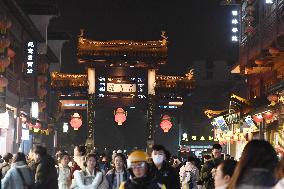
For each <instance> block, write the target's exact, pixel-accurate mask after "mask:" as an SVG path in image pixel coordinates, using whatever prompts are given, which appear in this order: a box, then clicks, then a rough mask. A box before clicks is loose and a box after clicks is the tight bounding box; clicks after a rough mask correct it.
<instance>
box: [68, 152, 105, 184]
mask: <svg viewBox="0 0 284 189" xmlns="http://www.w3.org/2000/svg"><path fill="white" fill-rule="evenodd" d="M85 166H86V168H85V170H80V171H79V170H76V171H75V172H74V183H72V185H71V188H76V189H80V188H84V189H108V182H107V180H106V178H105V176H104V174H103V172H102V171H101V170H100V169H99V168H98V164H97V157H96V155H95V154H93V153H90V154H88V155H87V156H86V164H85Z"/></svg>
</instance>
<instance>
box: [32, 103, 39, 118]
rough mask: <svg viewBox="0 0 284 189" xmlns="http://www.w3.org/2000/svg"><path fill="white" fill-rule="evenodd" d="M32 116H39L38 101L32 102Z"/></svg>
mask: <svg viewBox="0 0 284 189" xmlns="http://www.w3.org/2000/svg"><path fill="white" fill-rule="evenodd" d="M31 116H32V117H33V118H38V102H32V105H31Z"/></svg>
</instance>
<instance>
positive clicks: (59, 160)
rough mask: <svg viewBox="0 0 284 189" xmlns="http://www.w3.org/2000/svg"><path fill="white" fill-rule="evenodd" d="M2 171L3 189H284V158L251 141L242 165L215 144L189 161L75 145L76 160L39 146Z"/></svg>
mask: <svg viewBox="0 0 284 189" xmlns="http://www.w3.org/2000/svg"><path fill="white" fill-rule="evenodd" d="M0 170H1V171H0V174H1V175H0V176H1V188H2V189H211V188H212V189H213V188H216V189H226V188H227V189H268V188H273V189H279V188H284V158H283V159H279V158H278V156H277V154H276V152H275V150H274V148H273V147H272V145H271V144H269V143H268V142H266V141H264V140H252V141H250V142H248V144H247V145H246V146H245V148H244V150H243V153H242V156H241V158H240V160H239V161H238V162H237V161H236V160H234V159H233V158H231V157H230V156H225V157H223V156H222V147H221V145H219V144H214V145H213V148H212V154H211V155H204V156H203V158H202V159H199V158H197V157H188V159H187V160H186V161H185V162H183V161H182V160H181V159H179V158H178V157H176V156H171V154H170V153H169V152H168V151H167V149H166V148H165V147H164V146H162V145H154V146H153V148H152V152H151V154H148V153H146V152H145V151H143V150H134V151H132V152H131V153H130V154H126V153H123V152H122V151H120V150H118V151H116V152H114V153H113V154H112V155H111V157H107V156H106V155H104V156H102V155H100V154H98V153H95V152H90V153H87V151H86V147H85V146H76V147H75V149H74V153H73V156H71V155H70V154H69V153H68V152H66V151H58V152H57V153H56V155H55V157H54V158H53V157H51V156H50V155H48V154H47V150H46V148H44V147H43V146H35V148H34V149H33V151H31V152H30V153H29V154H28V155H25V154H24V153H22V152H18V153H16V154H14V155H13V154H11V153H7V154H5V155H4V156H3V157H2V158H1V164H0Z"/></svg>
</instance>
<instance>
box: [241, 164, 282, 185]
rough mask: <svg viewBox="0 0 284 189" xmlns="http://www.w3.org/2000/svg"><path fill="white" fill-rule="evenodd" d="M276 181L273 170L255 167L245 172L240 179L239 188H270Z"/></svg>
mask: <svg viewBox="0 0 284 189" xmlns="http://www.w3.org/2000/svg"><path fill="white" fill-rule="evenodd" d="M276 183H277V182H276V179H275V177H274V176H273V171H269V170H267V169H262V168H254V169H251V170H249V171H246V172H245V173H244V175H243V176H242V178H241V179H240V181H239V184H238V186H237V189H268V188H271V187H272V186H274V185H275V184H276Z"/></svg>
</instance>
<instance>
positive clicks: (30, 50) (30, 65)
mask: <svg viewBox="0 0 284 189" xmlns="http://www.w3.org/2000/svg"><path fill="white" fill-rule="evenodd" d="M25 48H26V61H25V74H26V75H29V76H34V75H35V74H36V71H37V63H36V56H37V47H36V42H34V41H28V42H26V47H25Z"/></svg>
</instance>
